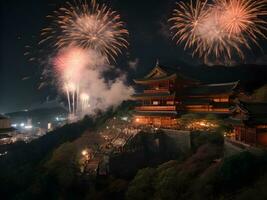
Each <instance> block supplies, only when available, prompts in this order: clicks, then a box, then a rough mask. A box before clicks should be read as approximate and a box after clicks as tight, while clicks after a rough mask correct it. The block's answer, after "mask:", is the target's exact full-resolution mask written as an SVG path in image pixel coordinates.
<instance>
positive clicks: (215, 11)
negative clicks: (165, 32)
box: [169, 0, 267, 60]
mask: <svg viewBox="0 0 267 200" xmlns="http://www.w3.org/2000/svg"><path fill="white" fill-rule="evenodd" d="M266 2H267V1H266V0H257V1H255V0H214V1H213V3H212V4H210V3H208V1H207V0H202V1H201V0H196V2H195V3H193V1H192V0H191V1H190V2H189V3H184V2H179V3H177V8H176V9H175V10H174V14H173V17H172V18H171V19H170V20H169V21H171V22H173V26H172V27H171V30H172V31H175V34H174V36H173V39H176V38H177V44H180V43H185V46H184V47H185V49H189V48H192V49H193V53H192V55H193V56H194V55H197V56H199V57H204V58H205V59H207V58H208V57H209V56H215V58H222V59H229V60H231V59H232V56H233V55H238V56H239V57H240V58H242V59H243V58H244V53H243V51H242V47H247V48H250V42H253V43H256V44H257V39H258V37H259V36H262V37H264V38H265V37H266V36H265V35H264V33H263V31H264V30H266V28H265V26H266V21H265V20H264V19H262V17H264V16H266V15H267V12H266Z"/></svg>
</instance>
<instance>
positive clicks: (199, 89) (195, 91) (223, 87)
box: [186, 81, 239, 96]
mask: <svg viewBox="0 0 267 200" xmlns="http://www.w3.org/2000/svg"><path fill="white" fill-rule="evenodd" d="M238 83H239V82H238V81H237V82H230V83H219V84H207V85H198V86H194V87H189V88H187V89H186V95H188V96H202V95H205V96H207V95H216V94H218V95H222V94H231V93H232V92H233V91H234V89H235V88H236V87H237V85H238Z"/></svg>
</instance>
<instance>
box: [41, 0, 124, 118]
mask: <svg viewBox="0 0 267 200" xmlns="http://www.w3.org/2000/svg"><path fill="white" fill-rule="evenodd" d="M47 17H48V18H49V19H50V20H51V24H50V26H49V27H47V28H44V29H43V30H42V31H41V37H42V39H41V41H40V42H39V45H46V46H48V47H49V48H51V49H53V50H54V51H53V54H52V66H53V68H52V70H49V71H52V73H50V74H51V75H52V76H53V77H54V78H55V79H56V80H57V84H58V85H59V86H60V87H59V88H60V89H62V85H63V88H64V93H65V94H66V98H67V99H68V105H69V111H70V113H72V114H73V115H75V114H76V113H77V110H78V109H79V108H80V106H81V105H80V104H83V103H84V102H81V101H82V99H81V97H80V96H81V95H80V91H84V87H85V86H84V85H81V82H84V80H82V79H84V78H85V77H84V73H85V71H86V70H87V68H94V67H95V66H99V65H98V62H99V61H98V60H94V59H95V57H98V58H101V62H102V58H103V60H104V62H105V65H106V64H109V63H110V62H114V61H115V59H116V57H117V56H118V55H119V54H122V50H123V49H126V48H127V47H128V45H129V44H128V41H127V38H128V34H129V33H128V31H127V30H126V29H125V27H124V23H123V22H122V21H121V19H120V15H119V14H118V13H117V12H116V11H113V10H112V9H110V8H109V7H107V6H106V5H104V4H103V5H100V4H98V3H96V1H95V0H91V1H89V3H88V2H87V1H78V2H76V1H74V3H69V2H67V3H66V4H65V6H63V7H61V8H59V9H58V10H56V11H54V12H53V14H52V15H49V16H47ZM46 48H47V47H46ZM92 52H93V53H92ZM92 55H94V56H92ZM95 55H97V56H95ZM47 71H48V70H47ZM53 72H54V73H53ZM86 87H88V86H86Z"/></svg>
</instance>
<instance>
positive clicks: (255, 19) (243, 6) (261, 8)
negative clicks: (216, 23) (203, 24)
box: [215, 0, 267, 43]
mask: <svg viewBox="0 0 267 200" xmlns="http://www.w3.org/2000/svg"><path fill="white" fill-rule="evenodd" d="M215 3H216V6H217V7H219V8H220V9H222V13H223V14H222V16H221V18H220V23H221V24H222V27H221V28H222V29H223V30H224V31H225V32H227V33H229V34H230V35H238V36H240V37H243V38H245V37H246V36H248V37H249V39H251V40H253V42H255V43H257V35H260V36H262V37H264V38H266V36H265V34H264V33H263V32H262V30H266V24H267V23H266V21H265V20H264V19H262V18H261V17H264V16H266V15H267V11H266V4H267V1H266V0H217V1H216V2H215Z"/></svg>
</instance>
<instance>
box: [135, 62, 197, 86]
mask: <svg viewBox="0 0 267 200" xmlns="http://www.w3.org/2000/svg"><path fill="white" fill-rule="evenodd" d="M172 79H179V80H184V81H185V80H186V81H190V82H197V81H196V80H193V79H192V78H189V77H186V76H184V75H182V74H181V73H179V72H178V69H175V68H170V67H163V66H159V63H157V64H156V67H154V68H153V69H152V70H151V71H150V72H149V73H148V74H147V75H146V76H145V77H144V78H142V79H135V80H134V82H135V83H138V84H149V83H153V82H159V81H164V80H172Z"/></svg>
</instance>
